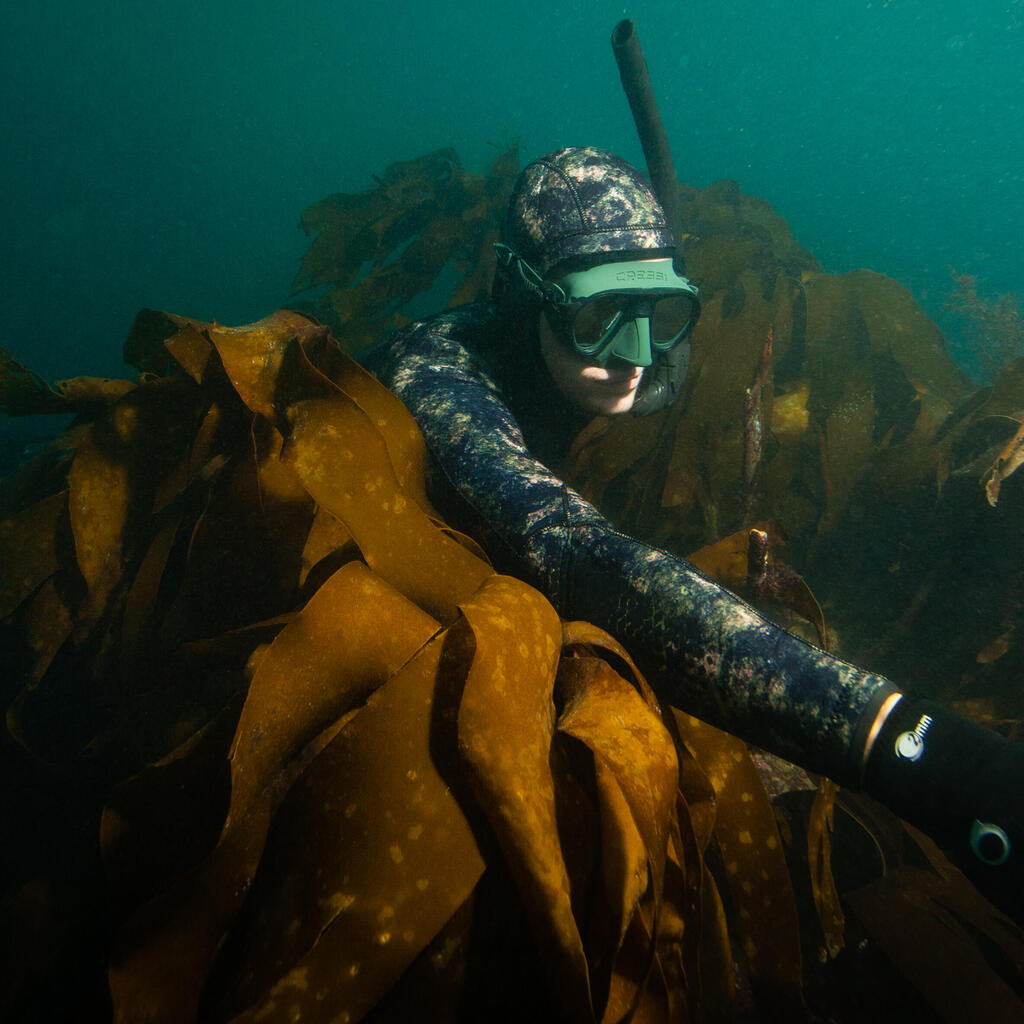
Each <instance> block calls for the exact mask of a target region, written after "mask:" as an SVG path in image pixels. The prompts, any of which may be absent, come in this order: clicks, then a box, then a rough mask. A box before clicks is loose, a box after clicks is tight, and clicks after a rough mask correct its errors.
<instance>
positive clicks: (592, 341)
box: [572, 295, 622, 355]
mask: <svg viewBox="0 0 1024 1024" xmlns="http://www.w3.org/2000/svg"><path fill="white" fill-rule="evenodd" d="M621 319H622V300H621V299H619V298H616V297H614V296H606V295H596V296H595V297H594V298H593V299H591V300H590V301H588V302H585V303H584V304H583V305H582V306H580V308H579V310H577V312H576V317H575V319H574V320H573V325H572V334H573V344H574V345H575V346H576V349H577V350H578V351H579V352H581V353H583V355H591V354H592V353H594V352H596V351H597V350H598V349H599V348H601V346H602V344H603V343H604V342H605V341H607V339H608V336H609V334H611V333H612V332H613V331H614V330H615V329H616V328H617V327H618V325H619V321H620V320H621Z"/></svg>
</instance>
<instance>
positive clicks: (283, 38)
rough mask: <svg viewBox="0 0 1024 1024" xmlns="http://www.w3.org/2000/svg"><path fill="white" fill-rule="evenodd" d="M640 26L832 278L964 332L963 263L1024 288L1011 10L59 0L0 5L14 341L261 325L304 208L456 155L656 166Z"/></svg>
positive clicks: (997, 287)
mask: <svg viewBox="0 0 1024 1024" xmlns="http://www.w3.org/2000/svg"><path fill="white" fill-rule="evenodd" d="M624 16H628V17H631V18H633V19H634V21H635V22H636V24H637V26H638V31H639V35H640V39H641V42H642V44H643V45H644V48H645V51H646V54H647V60H648V63H649V66H650V69H651V73H652V76H653V79H654V82H655V86H656V89H657V92H658V94H659V96H660V102H661V106H662V113H663V115H664V119H665V122H666V125H667V128H668V131H669V135H670V138H671V140H672V143H673V146H674V149H675V157H676V166H677V169H678V172H679V175H680V177H681V178H683V179H684V180H686V181H689V182H691V183H693V184H696V185H705V184H708V183H709V182H711V181H714V180H716V179H720V178H734V179H736V180H738V182H739V184H740V186H741V188H742V189H743V190H744V191H747V192H752V193H755V194H758V195H761V196H763V197H764V198H766V199H767V200H769V202H771V203H772V204H773V205H774V206H775V208H776V209H777V210H778V211H779V212H780V213H781V214H782V215H783V216H784V217H785V218H786V219H787V221H788V222H789V224H790V226H791V228H792V230H793V232H794V234H795V235H796V237H797V239H798V240H799V241H800V242H801V243H802V244H803V245H804V246H806V247H807V248H809V249H810V250H811V251H812V252H814V254H815V255H816V256H817V257H818V259H819V260H820V261H821V262H822V263H823V265H824V266H825V267H826V269H828V270H833V271H842V270H847V269H850V268H853V267H858V266H867V267H871V268H873V269H876V270H879V271H882V272H885V273H888V274H891V275H892V276H894V277H896V278H898V279H900V280H901V281H903V282H904V283H905V284H907V285H908V286H909V287H910V288H911V290H912V291H913V292H914V294H915V295H916V296H917V298H918V301H919V302H920V303H921V304H922V305H923V306H924V308H925V309H926V310H927V311H928V312H929V313H931V314H932V315H933V316H935V317H936V318H937V319H939V321H940V323H941V324H942V325H943V326H944V327H946V328H947V329H949V328H950V327H951V326H952V325H951V324H950V323H949V317H948V315H947V314H945V313H944V312H943V308H942V307H943V301H944V296H945V293H946V292H947V291H948V289H949V270H948V266H949V265H952V266H954V267H956V268H957V269H958V270H961V271H964V270H966V271H968V272H971V273H975V274H977V275H979V278H980V287H981V289H982V290H983V291H988V292H991V293H995V292H1002V291H1010V290H1014V289H1016V288H1018V287H1019V284H1018V282H1019V281H1020V280H1021V279H1022V277H1024V274H1022V262H1024V258H1022V256H1021V253H1020V246H1019V238H1020V236H1021V233H1022V230H1024V189H1022V187H1021V185H1022V175H1024V170H1022V167H1024V159H1022V157H1024V141H1022V140H1024V132H1022V130H1021V129H1022V122H1024V116H1022V111H1024V100H1022V97H1021V90H1020V85H1019V59H1020V58H1019V55H1020V53H1021V52H1022V49H1024V47H1022V43H1024V4H1022V3H1021V2H1020V0H1014V2H1005V0H1004V2H992V0H982V2H980V3H977V4H974V5H971V6H970V7H968V6H967V5H963V4H959V3H958V4H954V3H952V2H950V0H836V2H833V3H829V4H824V3H818V4H809V3H795V2H788V3H784V2H779V0H767V2H766V0H757V2H755V0H743V2H734V3H731V4H720V3H710V2H705V0H702V2H698V3H691V4H682V3H672V2H665V0H650V2H647V3H638V4H634V5H632V6H630V7H623V6H622V5H621V3H619V2H609V0H585V2H583V0H572V2H561V3H554V2H550V3H538V2H534V0H524V2H520V3H513V2H510V0H495V2H491V3H488V4H486V5H485V4H481V3H472V4H471V3H464V2H460V3H437V4H423V3H419V2H416V3H413V2H395V3H390V4H388V3H382V4H376V3H373V4H355V3H351V2H342V3H339V2H334V3H331V2H326V0H297V2H294V3H288V4H285V3H279V2H274V3H271V2H267V0H254V2H248V3H240V2H225V0H212V2H210V0H206V2H202V3H200V2H196V0H181V2H179V3H174V4H152V3H142V2H134V0H122V2H112V3H111V2H108V3H103V4H80V3H71V2H69V0H41V2H39V3H37V4H33V5H22V6H21V9H14V8H13V5H12V6H11V7H8V8H6V11H5V13H4V14H3V15H2V16H0V76H2V77H0V81H2V84H3V96H4V102H3V103H2V104H0V118H2V119H3V139H4V151H5V157H4V161H3V164H2V170H0V174H2V176H3V194H4V200H5V201H4V203H3V207H2V217H3V237H4V240H5V246H4V261H3V294H4V302H3V306H2V311H0V344H3V345H5V346H7V347H8V348H10V349H11V350H13V351H14V353H15V354H16V355H17V356H18V357H19V358H22V359H23V360H25V361H26V362H28V363H29V364H30V365H32V366H34V367H35V368H37V369H38V370H39V371H40V372H42V373H43V374H44V375H46V376H47V377H51V378H52V377H60V376H66V375H70V374H76V373H102V374H117V373H121V372H123V371H122V368H121V361H120V346H121V342H122V340H123V337H124V335H125V333H126V331H127V329H128V326H129V324H130V322H131V319H132V316H133V315H134V313H135V312H136V310H137V309H139V308H140V307H142V306H147V305H148V306H155V307H158V308H163V309H169V310H173V311H175V312H179V313H184V314H188V315H192V316H196V317H200V318H204V319H206V318H214V317H215V318H217V319H219V320H221V321H222V322H228V323H240V322H246V321H250V320H253V319H256V318H258V317H260V316H262V315H264V314H265V313H267V312H268V311H270V310H273V309H275V308H277V307H278V306H279V305H281V304H282V303H283V302H284V301H285V300H286V298H287V297H288V294H289V285H290V282H291V279H292V276H293V274H294V272H295V270H296V267H297V261H298V260H299V258H300V256H301V254H302V252H303V251H304V248H305V244H306V242H305V239H304V238H303V236H302V234H301V232H299V231H298V229H297V228H296V223H297V218H298V214H299V212H300V211H301V210H302V209H303V208H304V207H305V206H306V205H308V204H309V203H311V202H314V201H316V200H318V199H320V198H322V197H323V196H325V195H327V194H329V193H331V192H335V191H339V190H340V191H358V190H361V189H363V188H365V187H367V186H368V185H369V184H370V180H371V179H370V175H371V174H372V173H374V172H379V171H380V170H382V169H383V168H384V167H385V166H386V165H387V164H388V163H390V162H391V161H393V160H397V159H404V158H408V157H412V156H416V155H419V154H421V153H424V152H426V151H428V150H431V149H433V148H436V147H440V146H446V145H453V146H455V147H456V149H457V151H458V153H459V154H460V156H461V158H462V160H463V162H464V163H466V164H468V165H469V166H470V167H472V168H474V169H482V168H483V167H484V166H485V165H486V163H487V162H488V161H489V159H490V157H491V156H492V155H493V153H494V150H493V148H492V146H491V145H489V143H500V142H501V140H502V139H503V137H505V136H513V137H518V138H519V139H520V140H521V142H522V146H523V156H524V158H527V159H528V158H531V157H533V156H537V155H539V154H541V153H543V152H546V151H548V150H550V149H553V148H556V147H559V146H562V145H569V144H595V145H600V146H603V147H605V148H608V149H611V150H614V151H617V152H619V153H621V154H622V155H623V156H625V157H626V158H627V159H631V160H633V161H634V162H636V163H638V164H642V156H641V153H640V149H639V145H638V143H637V141H636V139H635V135H634V131H633V127H632V123H631V121H630V117H629V113H628V109H627V107H626V103H625V100H624V98H623V95H622V92H621V89H620V86H619V83H618V75H617V71H616V68H615V65H614V62H613V59H612V55H611V50H610V46H609V37H610V34H611V30H612V28H613V26H614V25H615V23H616V22H617V21H618V20H619V19H620V18H622V17H624ZM951 340H952V341H953V343H954V345H956V344H960V342H958V340H957V339H955V338H952V332H951ZM964 358H965V359H966V360H967V362H969V353H968V354H966V356H965V357H964Z"/></svg>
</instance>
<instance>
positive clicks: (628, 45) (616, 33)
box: [612, 18, 682, 273]
mask: <svg viewBox="0 0 1024 1024" xmlns="http://www.w3.org/2000/svg"><path fill="white" fill-rule="evenodd" d="M612 52H613V53H614V54H615V62H616V64H618V65H619V77H620V78H621V79H622V88H623V90H624V91H625V93H626V99H628V100H629V109H630V110H631V111H632V112H633V121H634V122H635V124H636V133H637V135H639V136H640V145H641V146H642V147H643V151H644V159H645V160H646V161H647V173H648V174H649V175H650V178H651V187H652V188H653V189H654V194H655V195H656V196H657V197H658V202H659V203H661V208H662V209H663V210H664V211H665V219H666V220H667V221H668V226H669V228H670V229H671V231H672V237H673V238H674V239H675V240H676V245H677V246H678V244H679V239H680V238H681V237H682V234H681V229H682V223H681V216H680V213H679V192H678V189H677V187H676V170H675V166H674V165H673V163H672V150H671V149H670V148H669V144H668V136H667V135H666V134H665V126H664V125H663V124H662V122H661V115H660V114H659V113H658V103H657V100H655V98H654V90H653V89H652V88H651V76H650V74H649V73H648V71H647V61H646V60H645V59H644V51H643V49H642V48H641V46H640V40H639V39H638V38H637V34H636V26H635V25H634V24H633V22H632V21H630V20H629V19H628V18H626V19H624V20H622V21H620V22H619V23H618V25H616V26H615V28H614V29H613V31H612ZM676 269H677V270H679V267H678V266H677V268H676ZM680 273H681V270H680Z"/></svg>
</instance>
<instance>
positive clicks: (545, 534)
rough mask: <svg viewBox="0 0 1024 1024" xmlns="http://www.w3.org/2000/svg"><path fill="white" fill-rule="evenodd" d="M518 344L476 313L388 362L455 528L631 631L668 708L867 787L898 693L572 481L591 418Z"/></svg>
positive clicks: (529, 344)
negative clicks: (632, 533)
mask: <svg viewBox="0 0 1024 1024" xmlns="http://www.w3.org/2000/svg"><path fill="white" fill-rule="evenodd" d="M510 334H514V331H513V330H512V329H511V328H510V326H509V325H508V324H507V323H506V322H505V321H504V320H503V319H502V318H500V317H499V316H498V315H497V313H496V311H495V308H494V306H493V305H491V304H490V303H479V304H476V305H472V306H465V307H462V308H461V309H457V310H454V311H452V312H449V313H447V314H443V315H441V316H438V317H434V318H432V319H430V320H426V321H423V322H421V323H417V324H413V325H412V326H410V327H408V328H406V329H405V330H403V331H402V332H400V333H399V334H398V335H396V336H395V337H394V338H393V340H392V341H391V343H390V345H389V347H388V349H387V351H386V352H385V353H384V355H383V358H382V359H381V360H380V361H379V362H378V364H377V366H376V369H377V372H378V374H379V375H380V377H381V379H382V380H383V382H384V383H385V384H386V385H387V386H388V387H390V388H391V389H392V390H393V391H394V392H395V393H396V394H397V395H398V396H399V397H400V398H401V399H402V401H403V402H404V403H405V404H406V405H407V406H408V408H409V409H410V410H411V412H412V414H413V416H414V417H415V418H416V420H417V422H418V423H419V426H420V429H421V430H422V431H423V434H424V435H425V437H426V441H427V445H428V447H429V449H430V451H431V452H432V454H433V456H434V458H435V459H436V464H437V468H439V470H440V474H438V479H437V480H435V481H434V482H433V483H434V485H433V487H432V491H433V494H432V496H433V497H436V500H437V502H438V506H439V507H440V508H441V509H442V510H443V511H444V513H445V514H446V516H447V517H448V519H449V520H450V521H451V522H452V524H453V525H454V526H456V527H458V528H460V529H463V530H465V531H466V532H468V533H470V534H472V535H473V536H475V537H477V538H478V539H480V540H482V541H483V542H484V544H485V546H486V547H487V549H488V552H489V554H490V556H491V558H492V559H493V561H494V563H495V565H496V567H497V568H498V569H499V570H501V571H504V572H509V573H512V574H515V575H517V576H520V577H522V578H524V579H527V580H528V581H529V582H531V583H532V584H534V585H535V586H537V587H538V588H539V589H540V590H541V591H542V592H543V593H544V594H545V595H546V596H547V597H548V598H549V599H550V600H551V602H552V603H553V604H554V605H555V607H556V608H557V609H558V611H559V613H560V614H561V615H562V616H563V617H564V618H566V619H585V620H588V621H590V622H593V623H595V624H597V625H599V626H601V627H603V628H604V629H606V630H608V631H609V632H610V633H612V634H614V635H615V636H616V637H618V638H619V639H620V640H621V641H622V642H623V643H624V644H625V645H626V646H627V647H628V648H629V650H630V653H631V654H632V655H633V657H634V658H635V659H636V661H637V663H638V665H639V666H640V668H641V669H642V670H643V671H644V672H645V674H647V676H648V678H649V679H650V681H651V682H652V684H653V685H654V686H655V688H656V690H658V692H659V693H660V695H661V697H662V698H663V699H664V700H666V701H668V702H669V703H671V704H673V705H674V706H676V707H678V708H680V709H682V710H685V711H688V712H692V713H693V714H696V715H698V716H700V717H702V718H704V719H705V720H707V721H709V722H712V723H714V724H716V725H719V726H721V727H723V728H725V729H727V730H729V731H730V732H733V733H736V734H737V735H739V736H742V737H743V738H744V739H747V740H748V741H750V742H753V743H756V744H758V745H760V746H763V747H765V748H766V749H769V750H772V751H773V752H775V753H778V754H781V755H783V756H786V757H788V758H790V759H791V760H794V761H796V762H798V763H800V764H803V765H805V766H806V767H808V768H811V769H813V770H817V771H820V772H823V773H825V774H828V775H830V776H832V777H833V778H836V779H837V780H839V781H842V782H845V783H847V784H854V785H856V784H858V783H859V782H860V778H859V776H860V771H861V764H862V759H863V755H864V746H865V742H866V739H867V737H866V736H864V735H859V734H858V725H859V723H864V722H868V723H870V722H871V721H872V719H873V718H874V715H873V714H866V712H868V711H872V710H873V709H875V708H877V707H878V706H879V705H880V704H881V703H882V701H883V700H884V699H885V697H886V696H888V695H889V694H890V693H892V692H893V690H894V687H893V686H892V684H891V683H889V682H888V681H887V680H885V679H884V678H882V677H881V676H877V675H872V674H870V673H868V672H865V671H863V670H862V669H858V668H856V667H854V666H853V665H849V664H847V663H845V662H842V661H839V660H837V659H835V658H833V657H830V656H829V655H827V654H825V653H824V652H823V651H821V650H818V649H817V648H815V647H814V646H812V645H811V644H808V643H806V642H805V641H803V640H801V639H799V638H797V637H795V636H793V635H792V634H790V633H788V632H786V631H785V630H783V629H781V628H779V627H778V626H775V625H773V624H772V623H770V622H768V621H767V620H765V619H764V618H763V617H762V616H761V615H760V614H758V613H757V612H756V611H754V610H753V609H752V608H751V607H750V606H749V605H747V604H746V603H744V602H743V601H741V600H740V599H739V598H737V597H736V596H735V595H734V594H732V593H730V592H729V591H727V590H725V589H723V588H722V587H720V586H718V585H717V584H716V583H714V582H712V581H711V580H709V579H707V577H705V576H704V575H703V574H702V573H700V572H699V571H697V570H696V569H695V568H694V567H693V566H691V565H690V564H689V563H687V562H685V561H684V560H682V559H680V558H677V557H675V556H673V555H670V554H667V553H666V552H664V551H660V550H658V549H656V548H653V547H650V546H649V545H647V544H643V543H641V542H639V541H637V540H635V539H633V538H631V537H628V536H625V535H624V534H622V533H621V532H619V531H617V530H616V529H615V528H614V527H613V526H612V525H611V524H610V523H609V522H608V520H607V519H606V518H605V517H604V516H602V515H601V513H600V512H598V511H597V509H595V508H594V507H593V505H590V504H589V503H588V502H586V501H585V500H584V499H583V498H582V497H581V496H580V495H579V494H577V493H576V492H575V491H573V490H572V489H571V488H569V487H568V486H567V485H566V484H565V483H563V482H562V481H561V480H560V479H559V478H558V476H557V475H556V473H555V472H553V471H552V470H551V469H549V468H548V467H549V466H550V465H557V462H558V460H559V459H560V458H561V457H563V456H564V454H565V448H566V447H567V445H568V442H569V441H570V440H571V438H572V436H573V435H574V434H575V432H576V431H577V429H578V428H579V427H580V426H582V425H583V423H585V422H586V418H583V419H579V418H578V417H579V416H580V415H581V414H576V413H573V411H572V409H571V408H570V407H569V404H568V402H567V400H566V399H565V398H563V397H562V396H561V395H560V394H559V393H558V392H557V390H556V389H555V386H554V383H553V382H552V381H551V379H550V376H549V375H548V374H547V371H546V369H545V368H544V366H543V364H542V362H541V359H540V356H539V354H538V352H537V348H536V344H535V339H531V338H530V337H529V336H528V335H527V336H525V337H523V336H519V337H515V336H512V337H510ZM559 448H561V451H559ZM445 481H447V483H446V482H445ZM448 485H450V487H449V486H448ZM453 491H454V495H457V498H456V499H455V500H454V501H453V493H452V492H453ZM860 728H861V729H864V726H863V725H861V726H860Z"/></svg>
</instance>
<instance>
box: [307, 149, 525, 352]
mask: <svg viewBox="0 0 1024 1024" xmlns="http://www.w3.org/2000/svg"><path fill="white" fill-rule="evenodd" d="M517 169H518V156H517V152H516V149H515V147H512V148H510V149H508V150H507V151H506V152H504V153H503V154H502V155H501V156H499V157H498V158H497V159H496V160H495V161H494V163H493V165H492V166H491V169H490V171H489V172H488V173H487V174H486V175H482V174H472V173H470V172H469V171H466V170H465V169H464V168H463V167H462V166H461V165H460V164H459V161H458V157H457V156H456V155H455V151H454V150H451V149H444V150H438V151H437V152H435V153H430V154H427V155H426V156H423V157H420V158H419V159H416V160H409V161H405V162H402V163H397V164H392V165H391V166H390V167H389V168H388V169H387V171H385V173H384V175H383V177H382V178H379V179H377V185H376V187H375V188H373V189H370V190H369V191H366V192H363V193H361V194H358V195H342V194H337V195H333V196H330V197H328V198H327V199H324V200H323V201H321V202H319V203H317V204H315V205H314V206H311V207H310V208H309V209H307V210H306V211H305V212H304V213H303V215H302V227H303V229H304V230H305V232H306V234H307V235H313V234H315V235H316V238H315V239H314V241H313V242H312V244H311V245H310V248H309V250H308V251H307V253H306V256H305V259H304V260H303V263H302V268H301V269H300V271H299V273H298V275H297V277H296V279H295V282H294V285H293V290H294V291H296V292H300V291H303V290H305V289H308V288H312V287H316V286H322V285H329V286H330V287H329V288H328V290H327V291H326V292H325V293H324V294H323V295H321V296H320V297H319V298H318V299H316V301H315V302H314V304H313V310H314V312H315V313H316V315H317V317H318V318H320V319H321V320H323V321H324V322H326V323H329V324H330V325H331V329H332V330H333V332H334V335H335V337H336V338H337V339H338V341H339V342H340V343H341V345H342V347H343V348H344V349H345V350H346V351H347V352H351V353H358V352H360V351H361V350H362V349H364V348H366V347H367V346H368V345H372V344H373V343H374V342H376V341H378V340H380V338H381V337H383V335H384V334H385V333H386V332H387V331H389V330H391V329H393V328H394V327H395V326H397V325H398V324H399V323H400V322H403V321H402V307H403V306H404V305H405V304H406V303H408V302H409V301H410V300H411V299H413V298H414V297H415V296H416V295H418V294H419V293H421V292H425V291H427V290H429V289H430V288H431V287H433V286H434V285H435V283H436V282H437V281H438V279H439V275H441V273H442V271H443V270H444V269H445V268H446V267H447V266H448V265H449V264H452V265H453V266H454V268H455V272H456V277H455V281H457V282H459V283H453V282H452V281H449V280H448V279H447V278H446V279H445V282H444V283H445V285H446V286H447V289H448V290H447V291H446V293H445V294H443V295H438V296H437V305H438V306H443V305H444V304H445V302H449V301H450V304H451V305H458V304H461V303H464V302H471V301H473V300H475V299H478V298H481V297H483V296H485V295H486V294H488V292H489V289H490V282H491V277H492V275H493V271H494V266H495V258H494V254H493V251H492V248H491V246H492V243H493V242H494V241H495V240H496V238H497V230H498V224H499V221H500V217H501V214H502V212H503V211H504V208H505V205H506V204H507V202H508V196H509V194H510V192H511V189H512V182H513V179H514V178H515V174H516V171H517Z"/></svg>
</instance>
